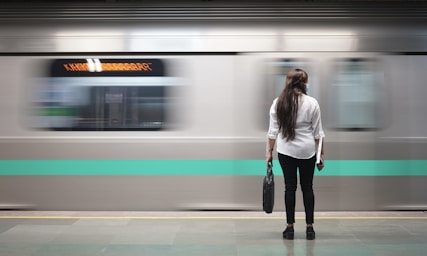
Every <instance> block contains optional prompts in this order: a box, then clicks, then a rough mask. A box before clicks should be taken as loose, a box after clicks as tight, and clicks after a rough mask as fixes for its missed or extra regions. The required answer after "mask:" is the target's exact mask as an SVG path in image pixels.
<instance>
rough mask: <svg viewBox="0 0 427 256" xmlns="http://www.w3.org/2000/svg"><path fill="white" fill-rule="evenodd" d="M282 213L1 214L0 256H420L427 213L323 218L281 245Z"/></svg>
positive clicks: (300, 223) (300, 225) (426, 237)
mask: <svg viewBox="0 0 427 256" xmlns="http://www.w3.org/2000/svg"><path fill="white" fill-rule="evenodd" d="M284 227H285V219H284V213H283V212H277V213H273V214H265V213H263V212H228V211H227V212H41V211H0V256H30V255H31V256H83V255H87V256H98V255H104V256H107V255H108V256H131V255H138V256H141V255H150V256H158V255H174V256H175V255H176V256H180V255H182V256H193V255H197V256H199V255H200V256H205V255H206V256H209V255H215V256H227V255H233V256H234V255H239V256H240V255H241V256H262V255H268V256H274V255H280V256H291V255H295V256H335V255H337V256H338V255H339V256H361V255H370V256H394V255H396V256H422V255H427V213H426V212H317V213H316V214H315V230H316V240H313V241H307V240H306V239H305V224H304V214H303V213H297V220H296V224H295V240H292V241H289V240H283V239H282V231H283V229H284Z"/></svg>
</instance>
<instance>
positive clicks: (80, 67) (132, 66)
mask: <svg viewBox="0 0 427 256" xmlns="http://www.w3.org/2000/svg"><path fill="white" fill-rule="evenodd" d="M152 64H153V63H152V62H120V63H99V64H94V66H95V67H91V64H90V63H88V62H86V63H76V62H70V63H64V64H63V67H64V69H65V70H66V71H70V72H73V71H80V72H82V71H83V72H85V71H86V72H94V71H97V72H101V71H153V68H152V67H151V66H152Z"/></svg>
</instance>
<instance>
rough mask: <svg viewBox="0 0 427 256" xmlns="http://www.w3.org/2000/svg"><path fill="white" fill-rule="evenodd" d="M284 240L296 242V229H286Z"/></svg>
mask: <svg viewBox="0 0 427 256" xmlns="http://www.w3.org/2000/svg"><path fill="white" fill-rule="evenodd" d="M283 239H286V240H294V227H286V229H285V231H283Z"/></svg>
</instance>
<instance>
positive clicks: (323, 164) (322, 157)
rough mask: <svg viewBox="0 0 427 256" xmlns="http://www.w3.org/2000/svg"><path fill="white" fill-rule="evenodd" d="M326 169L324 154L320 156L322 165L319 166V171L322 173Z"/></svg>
mask: <svg viewBox="0 0 427 256" xmlns="http://www.w3.org/2000/svg"><path fill="white" fill-rule="evenodd" d="M323 167H325V158H324V156H323V154H321V155H320V163H318V164H317V169H318V170H319V171H321V170H322V169H323Z"/></svg>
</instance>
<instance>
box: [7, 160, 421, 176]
mask: <svg viewBox="0 0 427 256" xmlns="http://www.w3.org/2000/svg"><path fill="white" fill-rule="evenodd" d="M325 164H326V165H325V168H324V169H323V170H322V171H321V172H319V171H317V170H316V174H315V175H317V176H427V160H328V161H326V162H325ZM273 166H274V167H273V170H274V173H275V175H277V176H281V175H282V171H281V169H280V165H279V163H278V161H274V163H273ZM264 173H265V160H0V175H249V176H256V175H259V176H262V175H264Z"/></svg>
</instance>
